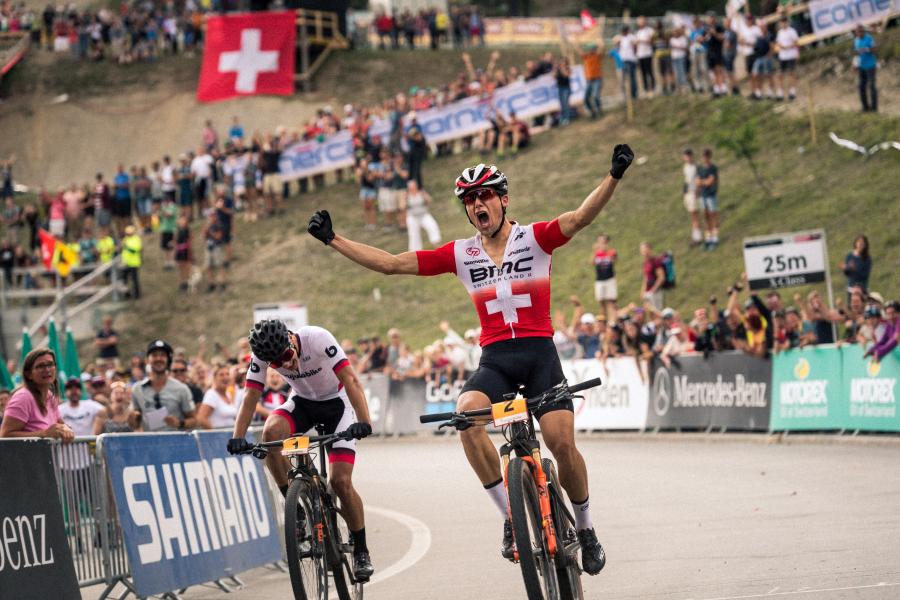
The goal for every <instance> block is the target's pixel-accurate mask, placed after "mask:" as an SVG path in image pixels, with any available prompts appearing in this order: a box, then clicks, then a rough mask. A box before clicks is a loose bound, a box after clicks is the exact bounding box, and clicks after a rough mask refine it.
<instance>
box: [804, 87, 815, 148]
mask: <svg viewBox="0 0 900 600" xmlns="http://www.w3.org/2000/svg"><path fill="white" fill-rule="evenodd" d="M806 99H807V103H806V110H807V112H808V113H809V138H810V144H811V145H813V146H815V145H816V140H817V135H816V104H815V101H814V100H813V86H812V81H807V82H806Z"/></svg>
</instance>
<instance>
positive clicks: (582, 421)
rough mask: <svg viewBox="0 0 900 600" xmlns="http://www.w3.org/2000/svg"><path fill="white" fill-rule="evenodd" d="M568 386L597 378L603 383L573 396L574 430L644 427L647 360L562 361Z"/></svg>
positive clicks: (648, 392) (646, 395) (647, 394)
mask: <svg viewBox="0 0 900 600" xmlns="http://www.w3.org/2000/svg"><path fill="white" fill-rule="evenodd" d="M562 368H563V373H565V375H566V379H567V380H568V382H569V385H573V384H576V383H581V382H582V381H587V380H588V379H594V378H595V377H599V378H600V379H601V380H602V381H603V384H602V385H601V386H599V387H595V388H591V389H589V390H585V391H583V392H581V393H580V394H579V395H580V396H583V399H582V398H576V399H575V429H579V430H593V429H644V425H645V423H646V421H647V402H648V398H649V395H650V386H649V385H648V380H647V365H646V363H641V364H638V362H637V361H636V360H635V359H634V358H624V357H623V358H610V359H608V360H605V361H599V360H588V359H585V360H564V361H562Z"/></svg>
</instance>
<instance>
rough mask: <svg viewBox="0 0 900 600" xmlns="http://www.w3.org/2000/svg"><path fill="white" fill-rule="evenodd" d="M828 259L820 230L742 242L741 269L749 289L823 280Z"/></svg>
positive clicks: (823, 234) (791, 285)
mask: <svg viewBox="0 0 900 600" xmlns="http://www.w3.org/2000/svg"><path fill="white" fill-rule="evenodd" d="M827 256H828V255H827V249H826V245H825V232H824V231H822V230H816V231H805V232H798V233H783V234H775V235H769V236H762V237H754V238H747V239H745V240H744V268H745V270H746V271H747V279H748V280H749V283H750V289H751V290H761V289H774V288H783V287H793V286H799V285H807V284H810V283H818V282H821V281H825V280H826V270H827V268H828V267H827V265H828V260H827Z"/></svg>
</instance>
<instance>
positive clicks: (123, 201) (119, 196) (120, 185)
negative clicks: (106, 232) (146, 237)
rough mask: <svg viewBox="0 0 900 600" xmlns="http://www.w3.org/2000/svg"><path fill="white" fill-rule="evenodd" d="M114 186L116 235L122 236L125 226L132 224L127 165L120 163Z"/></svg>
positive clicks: (129, 181)
mask: <svg viewBox="0 0 900 600" xmlns="http://www.w3.org/2000/svg"><path fill="white" fill-rule="evenodd" d="M113 187H114V189H115V192H114V197H115V199H114V202H113V215H114V217H115V224H116V235H117V236H119V237H122V235H123V233H124V231H125V227H127V226H128V225H130V224H131V178H130V177H129V176H128V173H127V172H126V171H125V165H122V164H119V168H118V170H117V171H116V176H115V177H114V178H113Z"/></svg>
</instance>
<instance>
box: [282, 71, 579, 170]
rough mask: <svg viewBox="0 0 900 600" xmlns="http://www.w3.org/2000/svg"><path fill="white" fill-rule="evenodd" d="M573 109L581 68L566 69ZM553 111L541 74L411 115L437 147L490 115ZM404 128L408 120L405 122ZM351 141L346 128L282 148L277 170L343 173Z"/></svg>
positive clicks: (550, 82) (479, 127)
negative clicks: (491, 91) (493, 90)
mask: <svg viewBox="0 0 900 600" xmlns="http://www.w3.org/2000/svg"><path fill="white" fill-rule="evenodd" d="M571 86H572V96H571V101H570V103H571V104H573V105H576V104H579V103H581V102H583V96H584V88H585V81H584V71H583V69H582V68H581V66H576V67H573V68H572V77H571ZM558 110H559V96H558V94H557V89H556V80H555V79H554V77H553V75H543V76H541V77H538V78H536V79H532V80H531V81H517V82H516V83H512V84H510V85H506V86H503V87H501V88H498V89H497V90H496V91H495V92H494V93H493V94H491V95H484V96H471V97H469V98H464V99H463V100H459V101H458V102H453V103H451V104H448V105H446V106H441V107H438V108H431V109H428V110H422V111H418V112H417V120H418V123H419V125H420V126H421V127H422V131H423V133H424V134H425V139H426V140H427V141H428V143H429V144H438V143H441V142H447V141H450V140H455V139H459V138H463V137H467V136H470V135H474V134H476V133H479V132H480V131H483V130H485V129H488V128H490V127H491V121H490V119H491V118H492V116H493V114H494V113H495V112H500V113H501V114H503V115H504V116H507V117H508V116H509V115H510V113H513V112H514V113H516V115H517V116H518V117H519V118H522V119H528V118H531V117H534V116H537V115H543V114H547V113H551V112H555V111H558ZM405 127H409V120H408V117H407V121H406V123H405ZM389 134H390V125H389V123H388V122H387V121H385V120H383V119H382V120H378V121H376V122H375V123H374V124H373V125H372V127H371V129H370V135H380V136H381V137H382V138H384V139H386V138H387V137H388V136H389ZM353 162H354V161H353V140H352V138H351V136H350V132H349V131H347V130H343V131H339V132H338V133H336V134H334V135H332V136H329V137H326V138H324V139H322V141H317V140H304V141H301V142H297V143H296V144H293V145H291V146H288V147H287V148H285V150H284V151H283V152H282V153H281V160H280V162H279V169H280V171H281V177H282V178H283V179H285V180H293V179H300V178H302V177H309V176H311V175H316V174H318V173H326V172H328V171H335V170H337V169H344V168H346V167H350V166H352V165H353Z"/></svg>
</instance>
